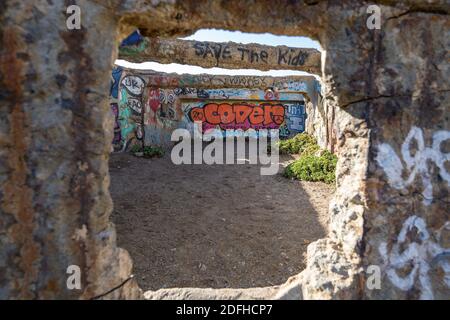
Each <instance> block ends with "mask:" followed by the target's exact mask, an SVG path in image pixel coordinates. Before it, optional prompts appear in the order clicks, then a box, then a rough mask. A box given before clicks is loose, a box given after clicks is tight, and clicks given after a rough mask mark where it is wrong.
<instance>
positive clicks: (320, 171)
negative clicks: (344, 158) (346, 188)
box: [284, 151, 337, 183]
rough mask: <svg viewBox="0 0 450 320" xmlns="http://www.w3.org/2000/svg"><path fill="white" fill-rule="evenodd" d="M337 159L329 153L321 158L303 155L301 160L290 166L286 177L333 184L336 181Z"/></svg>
mask: <svg viewBox="0 0 450 320" xmlns="http://www.w3.org/2000/svg"><path fill="white" fill-rule="evenodd" d="M336 163H337V157H336V156H335V155H334V154H332V153H331V152H329V151H323V152H322V154H321V155H320V156H316V155H314V154H302V155H301V156H300V158H299V159H298V160H296V161H294V162H292V163H291V164H289V165H288V166H287V167H286V169H285V170H284V176H285V177H287V178H295V179H298V180H304V181H323V182H326V183H333V182H335V180H336Z"/></svg>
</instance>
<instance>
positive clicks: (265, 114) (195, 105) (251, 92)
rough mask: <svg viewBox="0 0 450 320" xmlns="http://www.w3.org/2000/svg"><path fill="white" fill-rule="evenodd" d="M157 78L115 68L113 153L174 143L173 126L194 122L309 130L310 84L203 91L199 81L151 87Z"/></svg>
mask: <svg viewBox="0 0 450 320" xmlns="http://www.w3.org/2000/svg"><path fill="white" fill-rule="evenodd" d="M153 80H154V79H152V77H151V76H145V75H141V74H135V73H132V72H131V71H130V70H123V69H121V68H120V67H117V68H115V69H114V70H113V74H112V81H111V111H112V113H113V116H114V138H113V146H114V151H125V150H127V149H128V148H129V147H130V146H131V145H133V144H136V143H144V145H161V146H170V145H172V142H171V141H170V137H171V134H172V132H173V130H175V129H177V128H184V129H188V130H190V131H191V132H192V131H193V130H195V128H198V127H196V126H194V123H201V126H200V127H199V128H200V130H202V133H207V132H208V131H211V130H213V129H221V130H223V132H224V133H225V130H230V129H233V130H238V131H237V132H236V133H235V134H239V135H246V136H247V135H250V134H252V135H259V130H261V129H279V134H280V137H282V138H287V137H291V136H293V135H295V134H297V133H301V132H303V131H304V130H305V121H306V117H307V115H306V108H305V103H306V101H307V99H308V98H307V97H306V96H305V94H304V92H306V91H307V89H308V88H307V85H306V83H303V82H301V83H298V82H293V81H288V82H286V83H284V84H283V86H277V87H268V88H266V89H259V88H245V89H243V88H215V89H204V88H201V86H200V85H199V87H173V88H160V87H154V86H149V84H148V83H152V81H153ZM280 88H281V89H280ZM250 129H254V130H250ZM192 133H193V132H192Z"/></svg>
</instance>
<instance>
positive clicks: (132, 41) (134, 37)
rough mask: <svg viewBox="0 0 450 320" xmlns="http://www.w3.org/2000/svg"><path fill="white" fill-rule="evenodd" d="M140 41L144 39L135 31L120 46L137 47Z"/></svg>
mask: <svg viewBox="0 0 450 320" xmlns="http://www.w3.org/2000/svg"><path fill="white" fill-rule="evenodd" d="M142 40H144V38H143V37H142V36H141V34H140V32H139V30H136V31H135V32H133V33H132V34H130V35H129V36H128V37H127V38H126V39H125V40H123V41H122V43H121V44H120V46H121V47H125V46H133V45H138V44H139V43H141V42H142Z"/></svg>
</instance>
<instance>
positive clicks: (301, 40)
mask: <svg viewBox="0 0 450 320" xmlns="http://www.w3.org/2000/svg"><path fill="white" fill-rule="evenodd" d="M180 39H184V40H196V41H212V42H228V41H233V42H237V43H243V44H246V43H259V44H263V45H269V46H279V45H285V46H289V47H294V48H314V49H317V50H321V48H320V45H319V43H318V42H317V41H313V40H311V39H309V38H306V37H291V36H277V35H273V34H270V33H245V32H240V31H227V30H214V29H201V30H198V31H197V32H196V33H195V34H193V35H191V36H189V37H185V38H180ZM116 64H118V65H120V66H123V67H127V68H135V69H151V70H155V71H159V72H168V73H171V72H174V73H178V74H181V73H190V74H200V73H207V74H225V75H255V76H279V77H281V76H293V75H304V74H306V73H305V72H302V71H293V70H269V71H260V70H254V69H223V68H202V67H197V66H189V65H182V64H177V63H171V64H161V63H157V62H145V63H130V62H127V61H125V60H116Z"/></svg>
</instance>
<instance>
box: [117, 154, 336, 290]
mask: <svg viewBox="0 0 450 320" xmlns="http://www.w3.org/2000/svg"><path fill="white" fill-rule="evenodd" d="M290 159H291V158H290ZM286 161H288V159H287V158H285V159H282V162H283V163H284V165H286ZM281 171H282V170H280V172H281ZM110 173H111V188H110V190H111V195H112V198H113V201H114V212H113V215H112V218H113V221H114V222H115V224H116V227H117V233H118V235H117V237H118V244H119V246H120V247H122V248H125V249H127V250H128V252H129V253H130V254H131V257H132V258H133V262H134V273H135V275H136V277H137V280H138V282H139V284H140V286H141V288H142V289H144V290H156V289H160V288H173V287H212V288H248V287H259V286H270V285H277V284H281V283H283V282H285V281H286V280H287V278H288V277H290V276H292V275H294V274H297V273H299V272H300V271H301V270H302V269H304V267H305V257H304V255H305V252H306V247H307V245H308V244H309V243H311V242H312V241H314V240H316V239H318V238H321V237H324V236H325V234H326V228H327V224H328V221H327V216H328V215H327V210H328V204H329V201H330V199H331V196H332V193H333V192H334V187H332V186H330V185H327V184H324V183H312V182H300V181H292V180H288V179H286V178H284V177H282V176H281V175H280V174H278V175H275V176H261V175H260V167H259V166H258V165H249V164H245V165H178V166H177V165H174V164H172V162H171V160H170V154H166V155H165V156H164V157H163V158H160V159H144V158H137V157H135V156H133V155H130V154H125V153H122V154H112V155H111V160H110Z"/></svg>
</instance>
